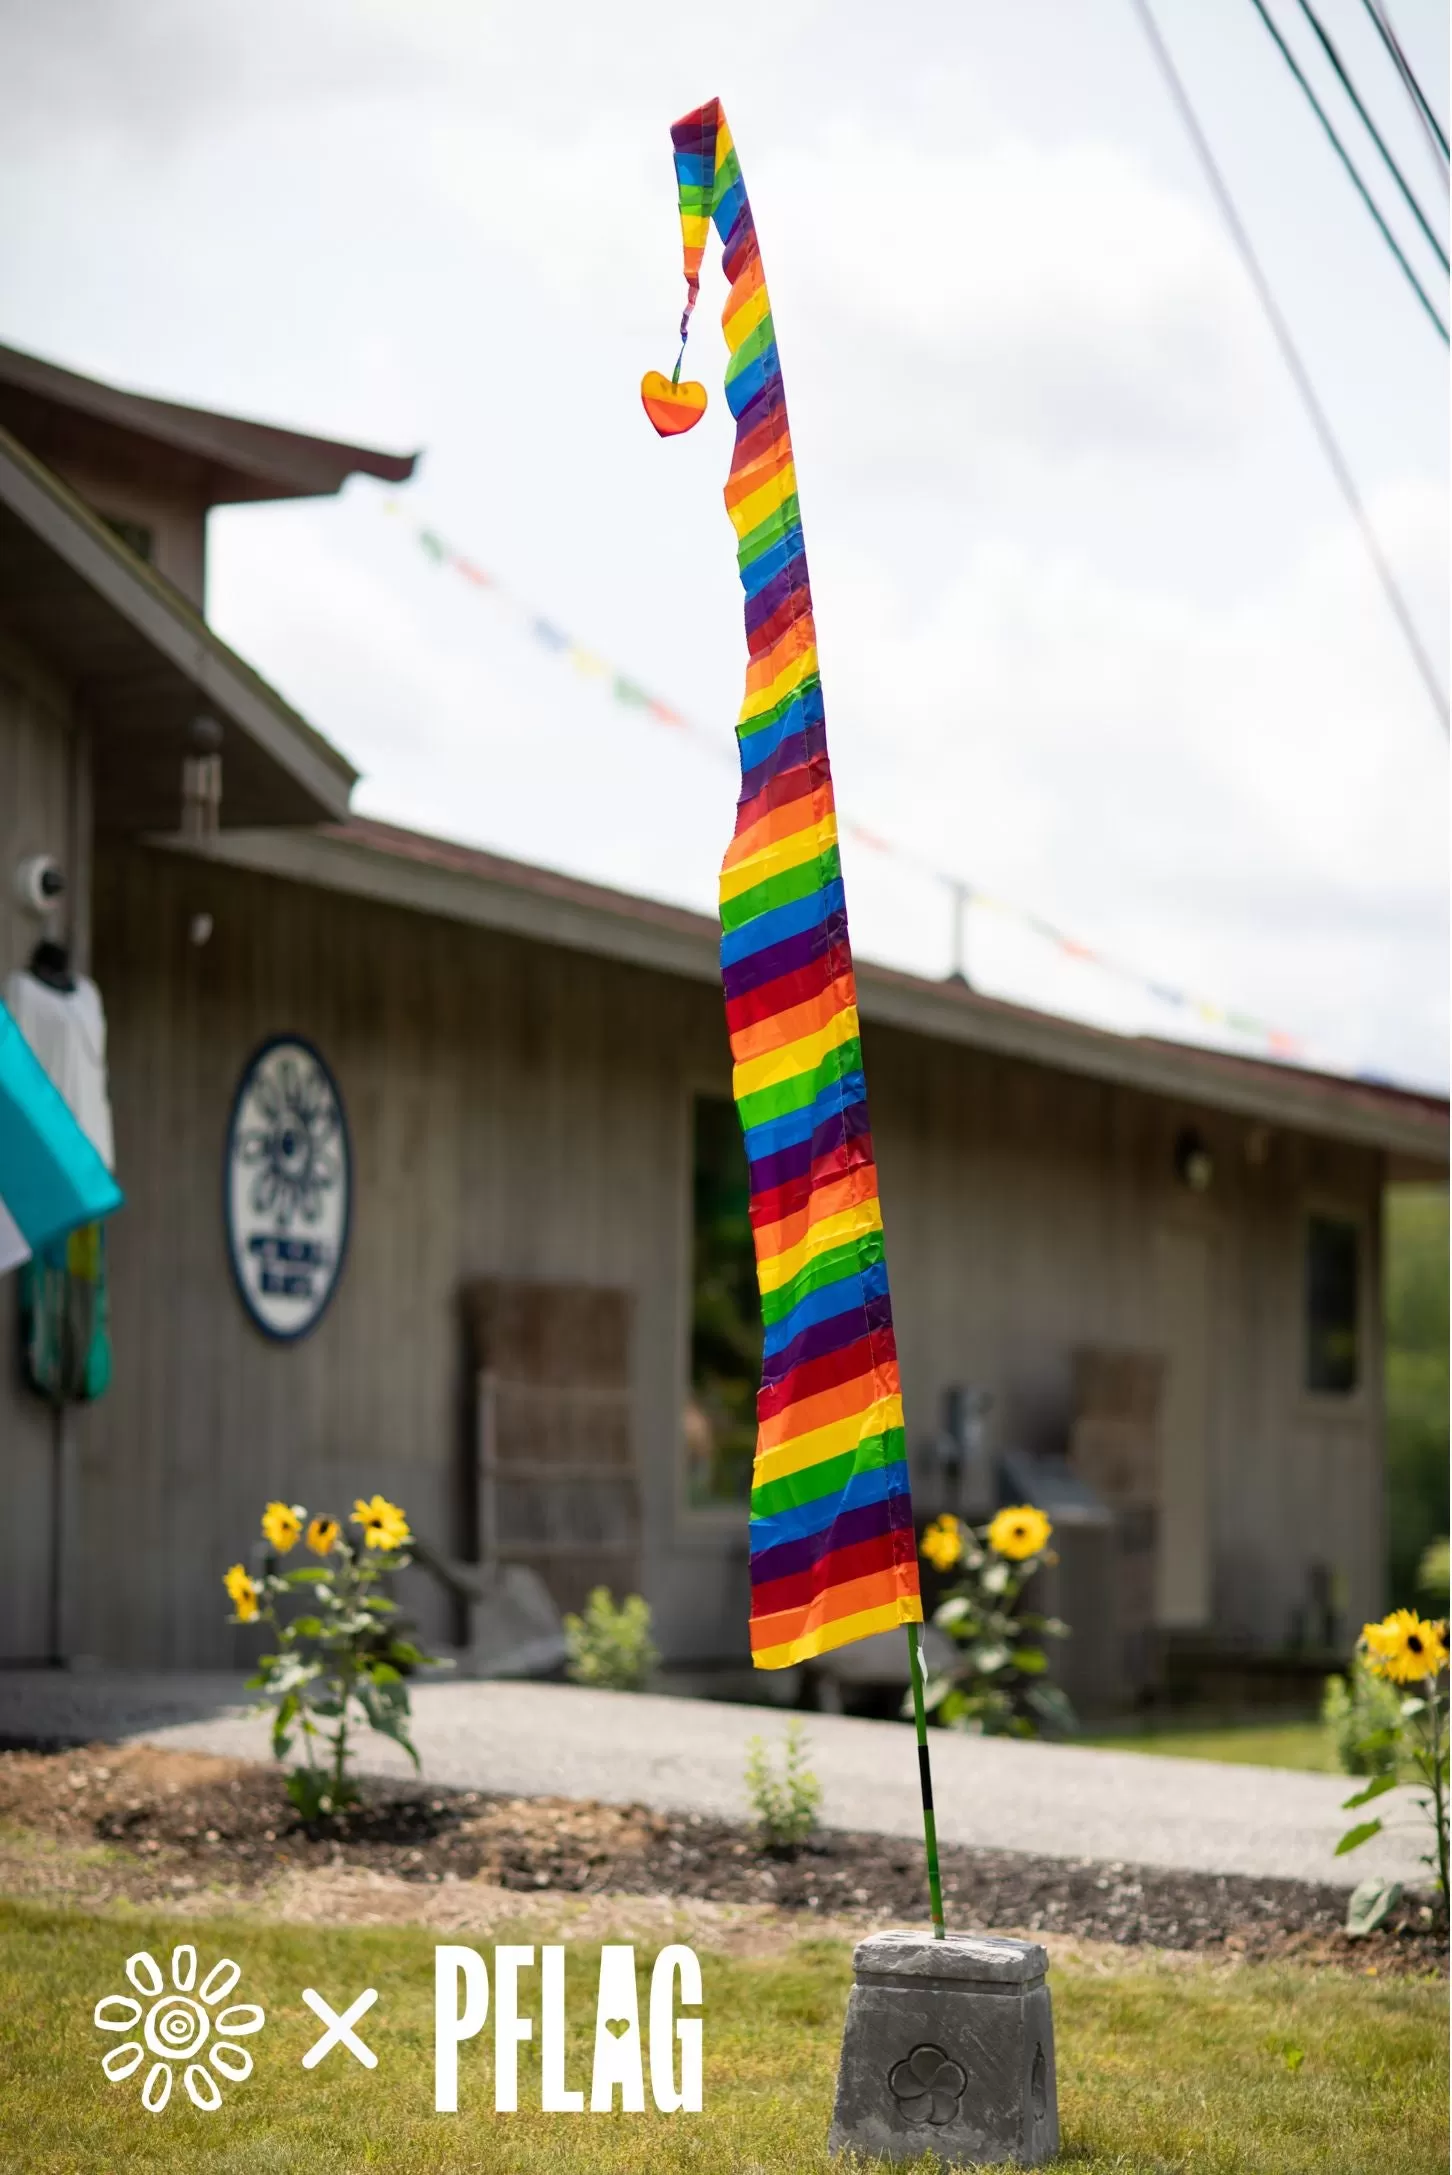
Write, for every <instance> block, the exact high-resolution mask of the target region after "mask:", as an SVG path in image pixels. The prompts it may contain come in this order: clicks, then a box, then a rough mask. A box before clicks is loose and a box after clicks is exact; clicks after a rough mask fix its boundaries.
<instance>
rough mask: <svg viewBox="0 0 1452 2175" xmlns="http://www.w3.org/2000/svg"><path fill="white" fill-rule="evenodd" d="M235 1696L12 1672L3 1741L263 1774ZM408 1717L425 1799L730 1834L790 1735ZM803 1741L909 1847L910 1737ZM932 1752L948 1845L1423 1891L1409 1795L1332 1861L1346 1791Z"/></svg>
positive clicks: (1293, 1779)
mask: <svg viewBox="0 0 1452 2175" xmlns="http://www.w3.org/2000/svg"><path fill="white" fill-rule="evenodd" d="M245 1697H246V1695H245V1694H244V1693H243V1691H242V1687H241V1680H240V1679H239V1678H236V1677H221V1676H216V1677H206V1676H170V1677H167V1676H156V1677H135V1676H111V1675H108V1674H96V1675H89V1674H77V1675H64V1674H59V1673H57V1674H49V1673H46V1672H42V1671H35V1672H31V1671H16V1672H15V1673H14V1674H13V1675H0V1739H8V1740H9V1741H10V1742H12V1743H13V1742H15V1741H17V1740H26V1741H31V1742H34V1741H36V1740H40V1741H45V1740H48V1739H66V1740H69V1741H71V1742H75V1741H77V1740H84V1739H87V1738H106V1739H111V1740H115V1739H118V1738H144V1739H146V1740H147V1741H148V1742H150V1743H153V1744H165V1745H171V1746H175V1747H177V1748H178V1749H189V1750H193V1751H200V1752H216V1753H224V1754H231V1755H234V1756H236V1757H239V1758H243V1759H258V1760H265V1759H266V1758H268V1756H269V1754H268V1740H267V1728H266V1724H265V1723H264V1722H261V1721H259V1720H254V1719H251V1718H248V1717H247V1716H246V1715H245V1714H243V1713H242V1712H240V1711H239V1709H240V1706H241V1704H242V1702H243V1701H244V1700H245ZM414 1717H415V1725H416V1726H415V1741H416V1743H417V1745H418V1749H419V1754H420V1757H421V1758H422V1760H423V1764H424V1774H425V1776H426V1778H427V1779H428V1780H430V1781H434V1782H440V1783H452V1784H455V1785H459V1786H461V1787H465V1788H470V1789H479V1790H498V1791H504V1792H508V1793H511V1794H515V1795H519V1796H545V1795H555V1796H561V1797H594V1798H600V1799H603V1800H605V1801H607V1802H614V1803H617V1804H628V1803H633V1802H642V1803H645V1804H648V1805H651V1806H654V1807H657V1808H658V1809H660V1810H663V1811H675V1812H699V1813H704V1814H708V1815H714V1816H717V1817H721V1818H725V1819H741V1818H743V1817H745V1816H746V1815H747V1813H748V1806H747V1801H746V1795H745V1790H744V1787H743V1781H742V1775H743V1769H744V1765H745V1760H746V1746H747V1740H748V1739H749V1738H750V1737H752V1736H754V1735H761V1736H764V1737H766V1738H768V1739H772V1738H776V1737H780V1735H781V1734H782V1732H783V1730H784V1729H785V1726H786V1717H785V1716H783V1715H782V1714H780V1713H778V1712H775V1711H773V1710H771V1709H768V1708H763V1707H747V1706H731V1705H727V1704H726V1703H724V1702H721V1701H715V1700H693V1699H669V1698H656V1697H652V1696H646V1695H639V1696H634V1695H632V1696H627V1695H623V1694H620V1693H612V1692H592V1691H583V1690H580V1689H578V1688H577V1687H576V1686H573V1685H565V1684H494V1683H467V1682H466V1683H454V1684H449V1683H437V1682H435V1683H425V1684H421V1685H419V1686H417V1687H416V1688H415V1691H414ZM806 1730H807V1737H808V1741H809V1746H810V1755H809V1756H810V1763H811V1765H812V1767H813V1768H814V1769H815V1771H816V1773H817V1775H818V1776H819V1777H820V1779H821V1782H822V1785H823V1791H824V1802H823V1817H824V1818H825V1819H826V1821H827V1822H828V1823H829V1824H830V1825H832V1826H834V1827H843V1828H865V1829H868V1830H869V1831H875V1832H876V1833H878V1834H880V1835H891V1836H906V1837H916V1836H918V1835H919V1834H920V1833H921V1824H920V1823H921V1815H920V1812H919V1807H918V1789H917V1762H916V1759H915V1756H914V1749H913V1740H912V1735H911V1732H910V1731H909V1730H908V1729H907V1728H906V1727H905V1726H903V1725H901V1724H898V1723H893V1722H870V1721H861V1720H858V1719H856V1718H854V1717H851V1716H843V1715H811V1716H809V1717H807V1718H806ZM358 1750H359V1761H360V1765H361V1766H362V1767H363V1768H364V1769H365V1770H366V1771H367V1772H370V1773H374V1774H382V1775H404V1774H407V1773H409V1772H410V1770H409V1768H408V1765H407V1762H406V1761H405V1760H404V1758H403V1755H402V1753H400V1752H398V1751H397V1749H396V1748H395V1747H394V1746H392V1745H389V1744H388V1743H387V1742H386V1741H385V1740H383V1739H381V1738H377V1737H373V1736H371V1735H368V1736H364V1737H363V1738H360V1740H359V1744H358ZM932 1750H933V1773H934V1780H935V1785H936V1795H937V1802H938V1832H939V1834H940V1835H941V1837H942V1838H943V1840H944V1841H945V1842H953V1843H966V1844H977V1845H979V1846H983V1847H988V1848H993V1849H998V1850H1022V1851H1030V1852H1035V1853H1038V1854H1040V1855H1042V1856H1045V1857H1053V1858H1098V1859H1102V1860H1104V1861H1106V1862H1110V1863H1113V1862H1123V1863H1131V1864H1140V1865H1158V1866H1174V1867H1182V1868H1185V1869H1187V1870H1191V1871H1200V1872H1215V1873H1247V1874H1251V1875H1265V1876H1279V1877H1282V1878H1285V1879H1289V1880H1315V1881H1329V1882H1335V1883H1337V1884H1339V1885H1341V1886H1344V1887H1348V1888H1349V1887H1351V1886H1352V1885H1353V1884H1354V1883H1355V1882H1356V1881H1358V1880H1360V1879H1361V1878H1362V1877H1363V1875H1365V1874H1368V1873H1379V1874H1387V1875H1392V1876H1394V1877H1396V1878H1398V1879H1402V1880H1411V1879H1416V1878H1419V1877H1421V1871H1422V1869H1421V1868H1420V1867H1419V1865H1418V1855H1419V1853H1420V1851H1421V1850H1422V1849H1423V1848H1424V1847H1425V1845H1424V1843H1423V1840H1422V1836H1421V1834H1420V1832H1419V1821H1418V1819H1417V1818H1415V1817H1413V1815H1414V1808H1413V1806H1412V1805H1411V1804H1410V1803H1409V1802H1408V1801H1407V1793H1406V1792H1404V1791H1399V1792H1396V1793H1394V1794H1392V1795H1390V1796H1388V1797H1386V1798H1384V1799H1382V1801H1381V1803H1380V1804H1379V1805H1378V1806H1377V1808H1376V1809H1377V1811H1378V1812H1380V1813H1381V1814H1382V1815H1383V1817H1384V1818H1386V1819H1388V1822H1389V1824H1391V1823H1394V1826H1393V1832H1392V1833H1391V1834H1390V1835H1385V1836H1381V1837H1379V1838H1378V1839H1377V1840H1376V1841H1375V1842H1374V1843H1371V1844H1368V1845H1367V1846H1366V1847H1365V1848H1364V1849H1362V1850H1359V1851H1358V1852H1357V1853H1356V1854H1355V1856H1354V1857H1353V1858H1349V1859H1347V1858H1336V1857H1334V1856H1333V1855H1332V1853H1333V1851H1334V1849H1335V1845H1336V1841H1337V1839H1338V1837H1339V1836H1340V1835H1341V1834H1342V1833H1343V1832H1344V1830H1345V1829H1346V1828H1347V1827H1349V1826H1350V1825H1351V1820H1352V1818H1353V1817H1354V1816H1353V1815H1349V1814H1343V1813H1342V1811H1341V1809H1340V1807H1341V1801H1342V1799H1343V1798H1345V1797H1347V1796H1349V1795H1350V1793H1351V1791H1352V1789H1353V1788H1354V1787H1355V1785H1354V1784H1353V1783H1352V1782H1350V1781H1349V1780H1348V1779H1346V1778H1345V1777H1342V1776H1338V1775H1307V1774H1295V1773H1292V1772H1290V1771H1289V1770H1287V1769H1282V1768H1263V1767H1231V1766H1222V1765H1220V1764H1218V1763H1216V1762H1212V1761H1207V1760H1177V1759H1165V1758H1162V1757H1158V1756H1154V1755H1150V1754H1145V1753H1134V1752H1100V1751H1094V1750H1091V1749H1090V1748H1088V1747H1081V1746H1074V1745H1044V1744H1021V1743H1017V1742H1010V1741H1008V1740H1006V1739H1003V1738H982V1737H962V1736H958V1735H957V1734H956V1733H954V1732H950V1731H946V1730H943V1731H935V1732H934V1733H933V1738H932Z"/></svg>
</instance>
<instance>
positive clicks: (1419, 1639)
mask: <svg viewBox="0 0 1452 2175" xmlns="http://www.w3.org/2000/svg"><path fill="white" fill-rule="evenodd" d="M1361 1636H1362V1640H1363V1642H1364V1644H1365V1646H1366V1662H1367V1667H1368V1668H1369V1669H1370V1670H1371V1671H1372V1674H1373V1675H1374V1676H1379V1677H1390V1678H1391V1680H1392V1682H1393V1683H1394V1684H1417V1683H1419V1682H1420V1681H1421V1679H1422V1678H1423V1677H1435V1676H1437V1675H1438V1674H1439V1673H1440V1672H1441V1671H1442V1670H1443V1669H1445V1668H1446V1666H1447V1626H1446V1625H1445V1624H1433V1623H1429V1622H1428V1621H1427V1620H1426V1618H1425V1617H1422V1616H1418V1614H1417V1612H1416V1610H1415V1609H1393V1610H1392V1613H1391V1615H1390V1616H1386V1617H1383V1619H1382V1621H1381V1622H1380V1623H1379V1624H1365V1625H1363V1627H1362V1632H1361Z"/></svg>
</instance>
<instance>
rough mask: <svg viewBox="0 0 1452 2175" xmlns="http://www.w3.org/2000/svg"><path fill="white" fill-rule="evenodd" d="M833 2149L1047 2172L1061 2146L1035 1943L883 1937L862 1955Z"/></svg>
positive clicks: (1044, 1963) (1041, 1959)
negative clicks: (1044, 2168)
mask: <svg viewBox="0 0 1452 2175" xmlns="http://www.w3.org/2000/svg"><path fill="white" fill-rule="evenodd" d="M852 1962H853V1974H854V1978H853V1987H852V1992H851V1994H850V1995H849V1997H848V2001H847V2026H846V2030H845V2031H844V2032H843V2035H842V2059H841V2062H840V2064H839V2067H838V2070H837V2101H836V2105H835V2107H834V2108H833V2110H832V2129H831V2134H830V2137H829V2139H828V2145H829V2149H830V2150H831V2151H832V2152H846V2151H847V2150H849V2149H851V2150H852V2151H855V2152H859V2153H864V2154H874V2153H875V2154H877V2155H878V2156H879V2157H880V2158H881V2159H884V2160H913V2159H916V2158H918V2157H919V2156H920V2155H921V2154H923V2153H927V2152H930V2151H931V2152H935V2153H936V2154H937V2155H938V2158H939V2159H940V2160H942V2161H944V2162H945V2163H946V2164H947V2165H948V2166H949V2167H971V2166H974V2165H978V2164H981V2163H983V2162H987V2163H988V2164H990V2165H994V2164H1003V2163H1008V2164H1009V2165H1012V2166H1015V2167H1041V2166H1042V2165H1043V2163H1044V2161H1046V2160H1051V2159H1052V2158H1053V2156H1054V2154H1055V2153H1056V2152H1057V2151H1058V2149H1059V2104H1058V2093H1057V2089H1056V2086H1055V2081H1054V2020H1053V2013H1052V2010H1051V2008H1050V2004H1049V1989H1048V1987H1047V1985H1046V1984H1045V1974H1046V1973H1047V1971H1048V1968H1049V1959H1048V1956H1047V1954H1046V1953H1045V1951H1044V1950H1043V1949H1042V1948H1040V1947H1039V1944H1038V1943H1037V1941H1003V1940H998V1939H996V1938H994V1937H993V1936H991V1935H988V1934H973V1933H950V1934H949V1935H948V1936H947V1938H946V1940H942V1941H935V1940H933V1939H932V1937H931V1935H928V1934H923V1933H876V1934H873V1935H872V1936H871V1937H870V1938H869V1939H868V1940H866V1941H862V1942H860V1943H859V1944H858V1947H857V1949H856V1952H855V1953H854V1955H853V1959H852Z"/></svg>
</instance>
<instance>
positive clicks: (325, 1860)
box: [0, 1745, 1446, 1971]
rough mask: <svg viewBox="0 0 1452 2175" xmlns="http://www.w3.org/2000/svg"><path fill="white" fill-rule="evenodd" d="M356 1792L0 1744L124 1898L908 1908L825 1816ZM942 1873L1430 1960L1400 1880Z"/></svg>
mask: <svg viewBox="0 0 1452 2175" xmlns="http://www.w3.org/2000/svg"><path fill="white" fill-rule="evenodd" d="M366 1793H367V1794H366V1801H365V1803H364V1804H363V1805H362V1806H361V1807H360V1808H359V1809H358V1810H357V1811H355V1812H353V1813H351V1814H349V1815H347V1816H346V1817H345V1818H344V1819H342V1820H340V1821H338V1822H337V1823H336V1824H335V1825H333V1826H330V1827H328V1828H326V1829H313V1830H309V1829H307V1828H305V1827H304V1826H303V1824H302V1823H301V1821H300V1820H299V1819H298V1817H297V1815H296V1813H295V1812H294V1811H293V1808H292V1806H291V1805H290V1804H289V1803H288V1801H287V1798H286V1797H285V1795H284V1793H283V1788H282V1780H281V1777H280V1775H279V1774H278V1773H277V1772H276V1770H274V1769H271V1768H267V1767H258V1766H250V1765H247V1764H244V1763H243V1762H240V1761H235V1760H221V1759H214V1758H210V1757H207V1756H204V1755H201V1754H194V1753H182V1752H164V1751H158V1750H155V1749H152V1748H150V1747H148V1746H145V1745H129V1746H123V1747H108V1746H89V1747H87V1748H85V1749H83V1750H79V1751H70V1752H59V1753H36V1752H7V1753H3V1754H0V1823H3V1824H4V1825H6V1826H8V1827H10V1828H11V1829H14V1828H17V1827H18V1828H21V1829H24V1830H27V1831H30V1832H31V1833H33V1834H34V1833H39V1834H42V1835H45V1836H47V1837H50V1838H53V1839H54V1840H55V1841H57V1842H59V1843H62V1844H65V1843H69V1844H71V1845H73V1846H74V1845H94V1844H95V1843H98V1842H99V1843H103V1844H109V1845H111V1846H113V1851H117V1852H119V1854H120V1857H121V1858H122V1860H123V1861H124V1862H125V1865H126V1871H127V1875H128V1878H127V1879H126V1882H125V1888H126V1892H127V1893H129V1894H133V1895H136V1896H137V1897H138V1898H141V1897H144V1896H146V1895H147V1894H161V1893H164V1892H166V1891H168V1890H175V1889H176V1888H178V1887H190V1886H192V1885H194V1884H198V1885H200V1884H206V1883H211V1882H217V1883H225V1884H227V1885H229V1886H233V1887H240V1888H242V1889H243V1890H249V1889H256V1888H259V1887H262V1886H264V1885H266V1884H267V1883H268V1882H270V1881H271V1880H273V1879H274V1878H275V1877H276V1876H277V1875H278V1874H279V1873H281V1872H283V1871H287V1870H291V1869H295V1868H299V1867H308V1866H336V1865H348V1866H359V1867H366V1868H369V1869H371V1870H373V1871H375V1872H380V1873H389V1874H393V1875H396V1876H401V1877H402V1878H403V1879H405V1880H410V1881H419V1882H440V1881H446V1880H472V1879H474V1878H476V1877H479V1878H482V1879H484V1880H486V1881H488V1882H490V1883H492V1884H494V1885H496V1886H498V1887H502V1888H506V1889H513V1890H516V1891H518V1892H520V1893H521V1894H531V1893H533V1894H538V1893H541V1892H553V1893H559V1894H567V1895H603V1894H631V1895H668V1896H680V1897H699V1898H702V1899H705V1900H706V1901H710V1902H719V1903H755V1904H763V1903H766V1904H775V1905H778V1906H780V1907H782V1908H783V1909H786V1910H789V1911H793V1912H798V1911H799V1912H800V1913H801V1914H802V1916H803V1918H804V1919H810V1918H814V1917H817V1916H820V1917H822V1918H828V1917H831V1918H834V1919H840V1918H848V1919H851V1918H859V1919H862V1920H863V1921H867V1920H871V1921H872V1922H873V1923H875V1924H878V1925H884V1924H894V1923H902V1922H909V1923H911V1922H913V1921H915V1920H919V1919H921V1918H922V1917H923V1916H924V1913H925V1902H924V1888H923V1867H922V1856H921V1852H920V1850H919V1849H918V1847H917V1846H916V1844H915V1843H913V1842H910V1841H907V1840H902V1839H899V1838H895V1837H889V1836H881V1835H869V1834H857V1833H851V1832H848V1831H845V1830H839V1829H825V1830H823V1831H821V1833H820V1834H819V1836H818V1837H817V1838H816V1840H814V1841H813V1842H812V1843H810V1844H808V1845H807V1846H806V1847H805V1848H804V1849H802V1850H800V1851H799V1852H797V1853H796V1854H795V1855H794V1856H775V1855H773V1854H772V1853H770V1852H768V1851H766V1850H764V1849H763V1848H762V1846H761V1844H760V1842H759V1840H758V1838H757V1836H756V1834H755V1832H754V1831H753V1830H752V1829H751V1828H749V1827H745V1826H737V1825H734V1824H731V1823H729V1822H725V1821H715V1820H706V1819H703V1818H701V1817H700V1816H699V1815H694V1814H682V1813H659V1812H652V1811H650V1810H648V1809H647V1808H646V1807H644V1806H640V1805H628V1806H619V1805H600V1804H595V1803H593V1802H590V1801H588V1800H575V1799H565V1798H516V1797H495V1796H489V1795H486V1794H484V1793H481V1792H478V1791H471V1790H462V1791H461V1790H442V1789H434V1790H430V1789H428V1788H421V1787H418V1786H413V1787H402V1786H398V1785H392V1784H384V1783H375V1784H370V1785H367V1786H366ZM943 1885H944V1889H945V1892H946V1896H947V1900H948V1915H949V1918H950V1920H952V1921H954V1922H956V1923H958V1924H961V1925H966V1926H972V1927H979V1928H994V1929H997V1930H1000V1931H1008V1930H1015V1931H1019V1932H1025V1933H1034V1934H1042V1933H1048V1934H1059V1935H1067V1936H1070V1937H1073V1938H1077V1939H1084V1940H1094V1941H1106V1942H1114V1943H1119V1944H1122V1945H1125V1946H1134V1947H1140V1946H1152V1947H1156V1948H1164V1949H1175V1950H1191V1949H1193V1950H1201V1951H1219V1952H1221V1953H1222V1954H1226V1955H1241V1956H1244V1957H1247V1958H1251V1959H1271V1958H1291V1957H1295V1958H1299V1959H1302V1960H1307V1961H1312V1962H1324V1963H1334V1964H1340V1965H1342V1966H1343V1967H1347V1968H1352V1969H1356V1970H1363V1971H1364V1970H1367V1969H1368V1968H1371V1969H1375V1970H1377V1971H1407V1970H1415V1971H1427V1970H1445V1969H1446V1949H1445V1944H1444V1942H1443V1941H1442V1940H1441V1938H1440V1937H1439V1935H1438V1934H1437V1933H1436V1932H1435V1930H1434V1929H1433V1927H1432V1924H1431V1914H1430V1911H1429V1910H1428V1909H1427V1908H1426V1904H1425V1899H1423V1898H1418V1897H1412V1898H1410V1899H1409V1900H1408V1901H1407V1902H1406V1903H1405V1904H1404V1905H1403V1906H1402V1907H1401V1908H1400V1909H1399V1910H1398V1911H1397V1912H1396V1914H1395V1915H1394V1917H1393V1918H1392V1920H1391V1921H1390V1923H1389V1924H1388V1925H1387V1926H1386V1927H1385V1928H1383V1929H1382V1930H1381V1931H1380V1932H1378V1933H1376V1934H1374V1935H1372V1936H1370V1937H1369V1938H1368V1939H1365V1940H1362V1941H1355V1942H1353V1941H1351V1940H1348V1938H1347V1936H1346V1934H1345V1933H1344V1931H1343V1930H1342V1921H1343V1918H1344V1916H1345V1911H1346V1892H1345V1890H1343V1889H1340V1888H1334V1887H1331V1886H1329V1885H1326V1884H1317V1883H1314V1882H1310V1881H1304V1882H1303V1881H1287V1880H1254V1879H1249V1878H1247V1877H1245V1876H1243V1875H1234V1874H1226V1875H1215V1874H1206V1873H1179V1872H1172V1871H1166V1870H1164V1869H1161V1868H1157V1867H1149V1866H1136V1865H1133V1864H1129V1863H1125V1864H1114V1865H1106V1864H1103V1863H1100V1862H1097V1861H1091V1860H1073V1859H1067V1860H1066V1859H1058V1858H1035V1857H1029V1856H1027V1855H1024V1854H1020V1853H1018V1852H1015V1851H1006V1850H967V1849H960V1848H952V1847H950V1848H948V1849H946V1850H945V1851H944V1853H943Z"/></svg>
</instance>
